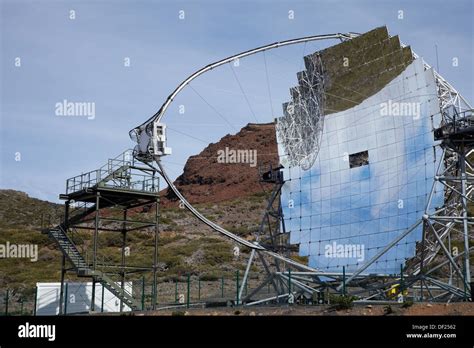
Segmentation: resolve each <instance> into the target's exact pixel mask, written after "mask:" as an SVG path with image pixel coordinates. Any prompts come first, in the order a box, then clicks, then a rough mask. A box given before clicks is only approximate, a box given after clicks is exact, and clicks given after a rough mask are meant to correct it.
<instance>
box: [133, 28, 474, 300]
mask: <svg viewBox="0 0 474 348" xmlns="http://www.w3.org/2000/svg"><path fill="white" fill-rule="evenodd" d="M358 35H359V34H356V33H347V34H340V33H339V34H329V35H317V36H310V37H305V38H298V39H293V40H287V41H283V42H276V43H273V44H270V45H266V46H262V47H258V48H256V49H252V50H249V51H245V52H242V53H239V54H236V55H233V56H230V57H228V58H225V59H223V60H220V61H217V62H215V63H212V64H209V65H207V66H205V67H203V68H202V69H200V70H198V71H196V72H195V73H194V74H192V75H191V76H189V77H188V78H186V79H185V80H184V81H183V82H182V83H181V84H179V85H178V87H177V88H176V89H175V90H174V91H173V92H172V93H171V94H170V95H169V96H168V98H167V99H166V101H165V102H164V104H163V105H162V106H161V108H160V109H159V111H158V112H157V113H156V114H154V115H153V116H152V117H151V118H149V119H148V120H147V121H146V122H144V123H142V124H141V125H139V126H137V127H135V128H134V129H132V130H131V131H130V136H131V138H132V139H133V140H134V141H136V142H137V146H136V148H135V150H134V156H135V158H137V159H139V160H141V161H143V162H146V163H147V164H148V165H149V166H152V167H153V165H152V162H153V161H155V162H156V164H157V167H156V168H155V167H153V168H155V169H156V170H157V171H158V172H159V173H160V175H161V176H162V177H163V178H164V179H165V181H166V182H167V184H168V185H169V187H170V189H171V190H172V191H173V192H174V193H175V194H176V196H177V197H178V198H179V199H180V200H181V201H182V203H183V204H184V206H185V207H186V208H187V209H188V210H189V211H190V212H191V213H192V214H193V215H195V216H196V217H197V218H198V219H199V220H200V221H202V222H203V223H204V224H206V225H208V226H209V227H211V228H212V229H213V230H215V231H217V232H219V233H221V234H223V235H225V236H227V237H229V238H230V239H232V240H234V241H235V242H237V243H239V244H241V245H244V246H247V247H249V248H251V249H252V254H251V259H250V260H249V266H250V263H251V262H252V260H253V258H254V255H255V254H258V255H259V256H260V258H261V259H262V261H263V260H264V257H263V256H265V257H270V258H273V259H274V260H279V261H283V262H284V263H286V265H287V266H288V267H290V266H292V267H294V268H295V269H296V270H297V271H296V272H293V273H291V274H290V271H288V272H283V271H281V270H279V269H278V270H277V271H276V272H273V273H272V272H271V271H270V270H269V269H268V268H267V267H266V271H267V272H268V274H269V277H268V280H267V281H268V282H272V283H273V285H274V288H275V290H276V293H277V294H276V296H274V297H272V298H269V299H266V301H274V300H277V301H278V300H279V299H281V298H283V297H285V296H288V297H290V296H291V295H292V294H293V291H294V292H295V293H306V294H309V295H314V294H315V293H319V292H320V291H322V289H326V288H327V287H328V286H329V287H330V288H332V289H334V290H336V291H343V293H344V294H346V286H348V285H352V286H353V287H354V290H353V292H352V294H356V295H360V298H361V299H362V300H372V299H386V296H384V294H385V293H386V291H387V290H391V289H393V288H395V287H398V286H400V287H402V286H403V288H408V287H413V288H414V289H415V288H416V287H417V285H416V284H420V286H419V287H418V288H421V291H422V296H423V287H425V288H426V290H427V292H428V294H429V296H430V297H431V298H432V299H439V298H442V299H444V298H445V297H446V296H448V297H449V298H453V297H455V298H466V293H467V292H468V291H469V290H470V269H469V252H470V251H471V250H472V248H469V241H468V228H469V225H473V224H474V221H473V218H472V217H469V216H468V213H467V202H468V201H470V202H473V201H474V199H473V192H474V186H473V183H474V181H473V180H474V179H473V177H474V174H473V173H474V169H473V168H474V165H473V164H472V163H470V162H469V160H468V158H467V157H468V155H470V154H472V153H473V150H472V149H473V144H474V142H473V143H469V144H465V143H464V142H462V144H456V145H453V144H452V143H450V142H449V141H448V139H446V141H443V142H442V144H441V146H442V147H443V158H442V160H441V161H440V164H441V163H444V167H443V166H441V165H440V167H439V168H438V174H437V176H436V178H435V180H436V181H439V182H441V183H443V185H444V186H445V187H446V191H445V197H446V199H445V205H444V206H443V207H437V209H436V210H435V212H434V213H433V214H428V211H430V208H431V206H430V204H431V198H430V199H429V201H428V202H427V206H426V211H425V214H424V215H423V218H422V219H421V220H420V221H418V222H417V223H416V224H415V225H413V226H412V227H410V228H409V229H407V230H406V231H405V232H404V233H402V234H401V235H400V236H398V237H397V238H395V239H394V240H393V241H391V242H390V243H388V244H387V245H386V247H384V248H383V249H382V250H380V251H379V252H378V253H377V254H376V255H375V256H374V257H372V258H371V259H370V260H369V261H367V262H366V263H364V264H363V265H361V266H360V267H359V268H358V269H357V271H355V272H353V273H351V274H343V273H327V272H326V273H325V272H321V271H319V270H317V269H314V268H312V267H308V266H306V265H304V264H301V263H299V262H296V261H294V260H291V259H290V258H288V257H285V256H283V255H282V254H280V253H278V252H276V251H274V250H272V248H271V247H269V246H267V245H265V246H263V245H261V244H260V243H259V242H258V241H256V242H253V243H252V242H249V241H247V240H245V239H242V238H240V237H238V236H236V235H234V234H233V233H231V232H229V231H227V230H226V229H224V228H222V227H221V226H218V225H217V224H215V223H214V222H212V221H210V220H208V219H207V218H206V217H204V216H203V215H202V214H201V213H200V212H199V211H197V210H196V209H195V208H194V207H193V206H192V205H191V204H190V203H189V202H188V201H187V200H186V199H185V198H184V196H183V195H182V194H181V193H180V192H179V190H178V189H177V188H176V187H175V186H174V184H173V182H172V181H171V179H170V178H169V177H168V176H167V174H166V171H165V169H164V168H163V166H162V164H161V161H160V159H161V156H163V155H166V154H167V151H166V149H165V146H164V144H165V141H166V135H165V134H164V125H163V124H161V123H160V121H161V119H162V118H163V116H164V115H165V113H166V111H167V109H168V108H169V106H170V104H171V103H172V102H173V100H174V98H175V97H176V96H177V95H178V94H179V93H180V92H181V91H182V90H183V89H184V88H185V87H186V86H187V85H188V84H189V83H190V82H191V81H192V80H194V79H196V78H197V77H199V76H200V75H202V74H204V73H206V72H208V71H210V70H212V69H214V68H217V67H218V66H221V65H224V64H227V63H230V62H233V61H234V60H236V59H240V58H243V57H247V56H250V55H253V54H257V53H259V52H264V51H266V50H270V49H275V48H278V47H282V46H287V45H293V44H298V43H303V42H309V41H317V40H327V39H339V40H341V41H345V40H350V39H351V38H353V37H356V36H358ZM413 57H414V58H415V59H421V58H419V57H418V56H417V55H416V54H415V53H413ZM425 69H431V67H430V66H429V65H427V64H426V63H425ZM433 72H434V77H435V81H436V84H437V88H438V99H439V103H440V110H441V112H442V124H443V125H448V126H449V125H452V126H453V127H456V126H457V123H456V122H458V121H459V120H463V119H464V120H467V121H465V124H464V125H465V126H467V127H470V126H471V123H470V122H472V108H471V106H470V105H469V103H468V102H467V101H466V100H465V99H464V98H463V97H462V96H461V95H460V94H459V93H458V91H457V90H456V89H454V88H453V87H452V86H451V85H450V84H449V83H448V82H447V81H446V80H445V79H444V78H443V77H441V76H440V75H439V74H438V73H437V72H436V71H434V70H433ZM323 76H324V74H323V71H322V66H321V65H320V64H318V61H317V60H316V61H315V64H314V66H313V68H312V69H308V72H303V73H300V75H299V76H298V78H299V80H300V81H301V82H303V83H302V84H301V85H302V86H303V88H302V87H301V86H299V87H297V88H295V89H293V90H292V101H291V102H290V103H288V104H286V106H285V107H284V113H285V115H284V117H283V118H282V119H281V120H280V122H279V123H278V125H277V127H279V129H280V131H281V134H283V135H284V136H282V139H279V140H280V141H281V142H282V143H284V144H285V145H286V146H287V148H289V149H291V151H289V152H290V153H289V154H288V155H289V159H288V160H289V162H290V164H294V163H299V164H300V165H301V166H302V167H303V168H309V167H311V165H312V164H313V162H314V159H315V158H316V156H317V153H318V151H319V140H320V135H321V131H322V129H323V126H324V116H323V110H324V99H323V97H322V95H323V94H322V93H320V91H321V89H322V88H323V86H324V82H325V81H324V77H323ZM308 134H311V135H312V136H311V137H308V136H307V135H308ZM302 139H306V140H302ZM308 139H310V140H308ZM433 189H434V184H433ZM420 224H423V227H424V232H423V240H422V241H421V244H420V246H419V248H417V249H418V254H417V259H416V260H414V262H413V263H412V264H411V265H410V266H409V267H407V268H406V269H405V270H404V271H402V272H401V274H400V275H399V276H396V275H395V276H394V277H390V276H387V275H384V276H383V279H378V278H377V276H376V275H370V276H369V275H367V274H365V273H364V271H365V270H366V269H367V268H368V267H369V266H370V265H371V264H373V263H374V262H376V261H377V260H378V259H379V258H380V257H381V256H382V255H384V254H385V253H387V251H388V250H390V249H391V248H392V247H393V246H395V245H396V244H397V243H398V242H399V241H400V240H402V239H403V238H404V237H405V236H407V235H408V234H409V233H411V232H412V231H413V230H414V229H415V228H416V227H418V226H419V225H420ZM456 231H457V232H458V233H461V234H463V236H464V245H465V251H464V252H463V253H460V254H459V255H457V256H454V257H453V255H452V253H451V251H450V250H448V248H447V247H446V246H445V243H446V241H449V238H450V235H451V233H453V232H456ZM440 250H441V251H442V252H443V253H444V255H445V257H446V260H445V261H443V262H442V263H438V264H433V260H434V259H435V257H436V255H439V252H440ZM461 258H464V273H463V271H462V270H461V269H460V267H459V266H458V264H457V260H458V259H461ZM264 264H266V263H265V262H264ZM444 265H449V267H450V270H451V271H452V273H451V275H450V280H449V281H448V282H444V281H440V280H438V279H435V278H434V277H432V276H431V275H432V274H433V272H435V271H436V270H438V269H440V268H441V267H443V266H444ZM249 266H248V267H247V272H246V274H245V276H244V283H245V279H247V275H248V270H249V268H250V267H249ZM453 275H456V276H458V277H459V279H461V280H462V284H463V289H462V288H460V287H457V286H455V285H454V284H453V282H452V276H453ZM321 277H324V278H325V281H324V282H323V281H322V280H321ZM346 277H347V278H346ZM275 279H276V280H277V281H275ZM327 279H330V281H328V280H327ZM287 283H288V286H287V288H286V290H285V284H287ZM278 284H279V285H278ZM243 286H244V284H242V287H241V291H240V293H242V289H243ZM292 287H293V288H294V290H291V288H292ZM439 291H441V293H439ZM435 292H437V294H434V293H435ZM262 302H265V300H264V301H258V303H262ZM256 303H257V302H254V304H256Z"/></svg>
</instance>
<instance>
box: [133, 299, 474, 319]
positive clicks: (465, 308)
mask: <svg viewBox="0 0 474 348" xmlns="http://www.w3.org/2000/svg"><path fill="white" fill-rule="evenodd" d="M386 307H387V306H385V305H354V307H353V308H352V309H348V310H339V311H336V310H334V309H332V308H331V307H330V306H327V305H325V306H296V305H295V306H288V305H283V306H279V307H277V306H260V307H247V308H245V307H241V308H233V307H220V308H189V309H186V308H174V309H166V310H159V311H154V312H144V313H137V314H135V315H154V316H171V315H194V316H229V315H231V316H235V315H241V316H272V315H277V316H280V315H284V316H291V315H298V316H300V315H304V316H311V315H322V316H351V315H357V316H368V315H376V316H382V315H387V314H386ZM391 309H392V313H390V314H388V315H474V303H470V302H460V303H450V304H431V303H428V304H425V303H417V304H414V305H412V306H411V307H409V308H402V307H401V306H399V305H393V306H391Z"/></svg>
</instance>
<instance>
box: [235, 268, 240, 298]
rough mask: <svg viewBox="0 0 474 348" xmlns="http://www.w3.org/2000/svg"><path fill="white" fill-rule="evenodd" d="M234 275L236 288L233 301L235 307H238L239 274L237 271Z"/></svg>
mask: <svg viewBox="0 0 474 348" xmlns="http://www.w3.org/2000/svg"><path fill="white" fill-rule="evenodd" d="M235 273H236V274H235V275H236V279H235V280H236V287H235V288H236V301H235V305H236V306H238V305H239V273H240V272H239V270H237V271H236V272H235Z"/></svg>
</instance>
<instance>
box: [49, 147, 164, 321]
mask: <svg viewBox="0 0 474 348" xmlns="http://www.w3.org/2000/svg"><path fill="white" fill-rule="evenodd" d="M156 174H157V173H156V170H154V169H153V168H150V167H147V166H143V164H139V163H136V162H135V160H134V158H133V156H132V151H131V150H127V151H125V152H123V153H122V154H120V155H119V156H117V157H115V158H112V159H109V160H108V162H107V164H105V165H104V166H102V167H101V168H99V169H97V170H94V171H91V172H88V173H84V174H80V175H78V176H75V177H73V178H70V179H68V180H67V184H66V193H65V194H61V195H60V198H61V199H63V200H65V214H64V221H63V222H62V223H60V224H59V225H57V226H55V227H53V228H50V229H46V230H44V233H47V234H48V235H49V237H50V238H52V239H53V240H54V241H55V242H56V244H57V245H58V246H59V248H60V250H61V251H62V253H63V256H62V261H61V291H60V301H59V302H60V310H59V313H60V314H63V303H64V293H63V292H64V291H63V290H64V278H65V275H66V272H67V271H73V272H75V273H76V274H77V276H79V277H90V278H92V284H93V286H92V299H91V305H90V309H91V311H94V310H96V308H95V296H96V294H95V284H96V283H101V284H102V285H103V286H104V287H105V288H106V289H108V290H109V291H110V292H111V293H113V294H114V295H115V296H116V297H117V298H118V299H120V310H121V311H122V310H123V309H124V305H127V306H128V307H129V308H130V309H131V310H138V309H144V308H142V307H143V306H142V304H140V302H139V301H138V300H137V299H136V298H135V297H134V295H133V289H132V292H129V291H127V290H126V287H125V283H126V281H127V279H126V278H127V275H130V274H132V273H136V272H152V278H153V290H152V308H153V309H155V308H156V302H157V301H156V298H157V272H158V268H157V263H158V237H159V229H158V216H159V211H158V207H159V196H158V192H159V179H158V176H157V175H156ZM153 206H154V207H155V212H154V214H153V219H152V220H151V221H142V220H138V219H134V218H133V217H132V218H131V217H130V214H129V213H130V212H132V211H133V210H136V208H139V207H142V208H143V207H148V208H149V207H153ZM112 210H114V211H117V210H118V211H119V213H118V216H114V215H113V214H111V211H112ZM116 215H117V214H116ZM104 232H107V233H108V232H111V233H119V234H120V235H121V238H120V239H121V243H120V244H121V245H120V262H119V263H117V261H116V260H113V259H107V258H106V257H104V256H100V253H99V252H100V246H99V237H100V234H101V233H104ZM132 232H133V233H135V232H148V233H150V232H151V233H153V235H154V236H153V238H154V245H153V257H152V259H153V264H152V265H139V266H137V265H133V266H132V265H127V262H126V255H127V251H129V249H127V248H128V247H127V236H128V235H129V234H130V233H132ZM84 235H87V236H88V237H89V239H87V241H86V238H84Z"/></svg>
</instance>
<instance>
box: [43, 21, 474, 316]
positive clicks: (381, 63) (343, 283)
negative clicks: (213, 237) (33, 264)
mask: <svg viewBox="0 0 474 348" xmlns="http://www.w3.org/2000/svg"><path fill="white" fill-rule="evenodd" d="M319 40H340V41H341V42H340V43H339V44H336V45H334V46H331V47H329V48H327V49H324V50H321V51H317V52H314V53H312V54H310V55H307V56H305V57H304V63H305V70H304V71H301V72H299V73H298V74H297V81H298V85H297V86H296V87H293V88H291V89H290V97H291V100H290V101H289V102H287V103H284V104H283V116H282V117H280V118H278V119H277V120H276V132H277V134H276V135H277V139H278V152H279V157H280V163H281V166H280V167H279V168H271V169H270V171H268V172H266V173H264V175H263V176H262V180H263V181H265V182H269V183H273V184H274V189H273V192H272V194H271V196H270V198H269V199H268V205H267V209H266V211H265V213H264V216H263V219H262V223H261V225H260V227H259V230H258V231H255V234H254V240H253V241H249V240H247V239H244V238H241V237H239V236H237V235H235V234H233V233H231V232H230V231H228V230H226V229H224V228H223V227H221V226H219V225H217V224H216V223H214V222H213V221H210V220H209V219H208V218H206V217H205V216H204V215H202V214H201V213H200V212H199V211H198V210H196V209H195V208H194V207H193V206H192V205H191V204H190V203H189V202H188V201H187V200H186V198H185V197H184V196H183V195H182V194H181V193H180V192H179V190H178V189H177V188H176V187H175V185H174V184H173V181H172V180H171V179H170V178H169V177H168V175H167V173H166V171H165V168H164V167H163V165H162V163H161V158H162V157H163V156H166V155H169V154H171V149H170V148H169V147H167V139H166V137H167V134H166V125H165V124H164V123H162V119H163V117H164V115H165V113H166V111H167V109H168V108H169V106H170V104H171V103H172V102H173V100H174V98H175V97H176V96H177V95H178V94H179V93H180V92H181V91H182V90H183V89H184V88H186V86H187V85H188V84H189V83H190V82H191V81H193V80H194V79H196V78H198V77H199V76H200V75H202V74H204V73H206V72H208V71H210V70H213V69H215V68H217V67H219V66H222V65H225V64H228V63H232V62H234V61H235V60H236V59H241V58H244V57H247V56H251V55H254V54H258V53H261V52H265V51H267V50H272V49H277V48H279V47H283V46H288V45H295V44H301V43H305V42H310V41H319ZM130 136H131V138H132V139H133V140H134V141H135V142H136V143H137V145H136V146H135V149H134V150H133V154H132V156H129V154H128V153H127V154H123V155H121V156H120V157H117V158H115V159H112V160H109V163H108V165H106V166H104V167H103V168H101V169H100V170H99V171H93V172H91V173H86V174H81V175H80V176H78V177H75V178H71V179H69V180H68V185H67V188H68V191H67V192H66V194H65V195H61V198H63V199H65V200H66V218H65V221H64V222H63V223H61V224H60V225H59V226H57V227H55V228H53V229H49V230H48V231H47V232H48V234H49V235H50V237H51V238H53V239H54V240H56V242H57V243H58V245H59V246H60V247H61V250H62V251H63V254H64V257H63V273H62V274H63V276H62V278H64V272H65V271H64V269H65V268H64V267H65V266H64V264H65V260H66V259H68V260H69V261H70V263H71V264H72V266H73V267H72V268H73V269H74V270H75V271H76V272H77V273H78V274H82V275H83V276H89V277H92V278H93V281H94V282H100V283H102V284H103V285H104V286H105V287H106V288H107V289H109V290H110V291H112V293H114V294H115V295H116V296H117V297H119V298H121V299H122V300H123V303H124V304H125V305H127V306H129V307H130V308H132V309H139V308H140V304H139V303H137V301H136V300H135V299H134V298H133V295H132V294H131V293H127V292H126V290H125V288H124V284H125V276H124V274H125V271H124V270H125V264H124V263H123V261H122V265H121V267H119V269H121V270H122V276H121V279H120V283H121V285H118V283H117V282H114V281H113V279H111V278H110V276H109V275H107V274H106V273H105V272H104V271H101V270H99V264H98V262H97V260H96V258H97V257H96V249H97V247H96V239H97V238H99V235H98V231H99V230H100V228H101V227H100V222H99V220H100V214H99V209H101V208H104V207H105V208H107V207H108V206H111V205H113V204H115V205H116V204H119V205H121V206H123V207H124V219H123V226H124V227H123V228H122V229H121V231H122V233H123V236H124V241H125V239H126V237H125V236H126V233H127V232H131V231H134V230H137V229H139V228H142V227H152V228H153V229H154V231H155V249H154V253H153V265H152V266H151V267H149V269H150V270H152V271H153V275H154V286H153V289H154V290H153V298H154V304H156V295H157V293H156V291H157V290H156V288H157V287H156V279H157V248H158V242H157V238H158V221H159V213H158V210H157V211H156V219H155V221H153V222H149V223H148V225H143V226H142V227H140V226H135V227H133V226H132V228H130V229H127V228H125V226H126V225H127V224H129V223H130V222H128V221H127V218H126V211H127V209H129V208H133V207H136V206H140V205H144V204H149V203H150V202H156V203H157V204H156V205H158V191H159V190H158V181H157V179H158V175H160V176H161V177H163V179H164V180H165V182H166V183H167V184H168V186H169V188H170V189H171V190H172V191H173V192H174V193H175V195H176V196H177V197H178V199H179V200H181V202H182V203H183V205H184V206H185V207H186V208H187V209H188V210H189V211H190V212H191V213H192V214H193V215H194V216H195V217H197V218H198V219H199V220H200V221H201V222H203V223H204V224H206V225H208V226H209V227H211V228H212V229H213V230H215V231H217V232H218V233H221V234H222V235H225V236H226V237H228V238H230V239H232V240H233V241H234V242H235V243H238V244H240V245H242V246H245V247H248V248H250V249H251V253H250V258H249V260H248V263H247V268H246V272H245V274H244V277H243V279H242V283H241V284H240V291H239V292H238V296H237V300H236V302H237V304H241V303H243V304H246V305H254V304H259V303H267V302H281V301H284V302H290V303H291V302H293V301H295V300H296V299H299V300H301V301H303V302H305V301H313V303H314V301H317V302H324V301H326V299H325V297H326V296H325V294H327V292H332V293H341V294H342V295H344V296H348V295H351V296H353V295H354V296H357V298H358V301H369V300H370V301H374V300H375V301H376V300H382V301H393V300H398V301H405V300H406V298H407V297H409V298H411V299H413V300H415V301H417V300H423V299H424V298H429V299H430V300H432V301H455V300H467V299H469V298H470V297H471V298H472V294H471V290H472V283H471V271H470V252H471V251H472V250H473V248H474V247H472V246H471V244H472V236H473V225H474V219H473V217H472V216H471V215H470V214H469V210H468V204H472V203H473V201H474V186H473V183H474V164H473V160H472V159H473V157H474V116H473V113H472V108H471V106H470V105H469V104H468V102H467V101H466V100H465V99H464V98H463V97H462V96H461V95H460V94H459V93H458V92H457V91H456V89H455V88H454V87H453V86H451V84H449V83H448V82H447V81H446V80H445V79H444V78H443V77H441V76H440V75H439V74H438V73H437V72H436V71H435V70H434V69H433V68H432V67H430V66H429V65H428V64H426V63H425V62H424V61H423V59H422V58H420V57H418V56H417V55H416V54H415V53H414V52H412V50H411V48H410V47H408V46H405V45H403V44H401V42H400V40H399V38H398V36H390V35H389V34H388V31H387V28H385V27H381V28H376V29H374V30H372V31H369V32H367V33H365V34H362V35H360V34H356V33H347V34H342V33H337V34H328V35H316V36H309V37H304V38H298V39H293V40H287V41H282V42H276V43H273V44H270V45H266V46H262V47H258V48H255V49H252V50H249V51H245V52H242V53H239V54H236V55H233V56H230V57H227V58H225V59H222V60H220V61H217V62H215V63H212V64H209V65H207V66H205V67H203V68H202V69H200V70H198V71H196V72H195V73H194V74H192V75H191V76H189V77H188V78H187V79H185V80H184V81H183V82H182V83H181V84H179V85H178V86H177V87H176V89H175V90H174V91H173V92H172V93H171V94H170V95H169V97H168V98H167V100H166V101H165V103H164V104H163V105H162V107H161V108H160V109H159V111H158V112H157V113H156V114H154V115H153V116H152V117H151V118H149V119H148V120H147V121H146V122H144V123H142V124H141V125H139V126H137V127H136V128H134V129H132V130H131V131H130ZM125 155H127V156H125ZM137 175H139V176H138V177H137ZM137 178H138V179H137ZM104 199H105V204H104V203H101V200H104ZM74 201H76V202H82V203H83V205H84V208H83V211H82V212H79V213H78V212H76V213H75V216H69V213H68V212H69V206H70V204H71V202H74ZM117 202H118V203H117ZM94 211H95V214H96V218H95V227H94V228H90V227H89V228H90V229H91V230H93V231H94V243H93V245H94V248H95V249H94V253H93V257H92V258H93V262H92V263H89V262H87V260H84V258H82V256H81V255H80V253H79V251H78V250H77V248H76V247H75V244H74V240H73V235H72V232H73V231H74V230H75V228H76V227H79V228H80V226H81V223H82V222H83V221H90V218H89V219H88V220H87V219H86V218H87V217H88V216H89V215H90V214H91V213H92V212H94ZM470 243H471V244H470ZM124 245H125V243H124ZM291 245H297V246H298V247H299V248H298V250H299V251H298V253H299V255H300V256H302V257H307V258H308V262H307V264H305V263H302V262H300V261H296V260H295V258H293V257H292V256H291V253H290V251H291V250H292V248H291ZM257 257H258V258H259V260H260V261H261V263H262V264H263V266H264V268H265V272H266V277H265V279H264V281H263V282H262V283H261V285H260V286H258V287H257V288H256V289H254V290H253V291H251V292H250V293H249V294H247V295H246V296H245V297H242V294H243V289H244V287H245V285H246V282H247V278H248V274H249V270H250V266H251V264H252V262H253V261H254V260H255V259H256V258H257ZM122 260H124V258H123V257H122ZM142 269H148V268H147V267H143V268H142ZM267 284H269V285H271V286H272V287H273V288H274V290H275V295H274V296H272V297H269V298H264V299H261V298H259V299H258V300H256V298H255V295H256V294H257V293H258V292H259V290H261V289H262V288H263V287H264V286H265V285H267ZM93 289H94V287H93ZM93 297H94V296H93ZM154 306H155V305H154ZM154 306H153V307H154ZM142 307H143V306H142Z"/></svg>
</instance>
